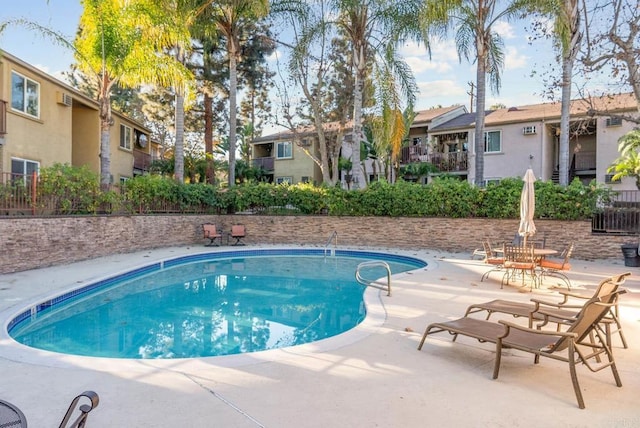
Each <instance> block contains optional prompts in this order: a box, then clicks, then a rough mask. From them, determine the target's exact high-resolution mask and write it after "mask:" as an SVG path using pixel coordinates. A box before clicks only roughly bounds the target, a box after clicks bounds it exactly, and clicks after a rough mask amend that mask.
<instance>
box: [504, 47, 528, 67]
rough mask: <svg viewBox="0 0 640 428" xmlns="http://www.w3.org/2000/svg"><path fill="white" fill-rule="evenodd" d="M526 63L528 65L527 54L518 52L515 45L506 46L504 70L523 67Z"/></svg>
mask: <svg viewBox="0 0 640 428" xmlns="http://www.w3.org/2000/svg"><path fill="white" fill-rule="evenodd" d="M527 65H529V57H528V56H527V55H525V54H523V53H520V50H518V48H516V47H515V46H507V48H506V52H505V55H504V69H505V71H508V70H515V69H518V68H525V67H526V66H527Z"/></svg>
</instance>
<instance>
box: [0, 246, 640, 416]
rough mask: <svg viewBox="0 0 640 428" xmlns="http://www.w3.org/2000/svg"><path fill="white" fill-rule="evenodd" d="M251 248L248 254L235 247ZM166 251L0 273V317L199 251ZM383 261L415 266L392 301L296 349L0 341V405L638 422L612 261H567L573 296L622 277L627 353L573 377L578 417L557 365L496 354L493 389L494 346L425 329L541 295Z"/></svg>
mask: <svg viewBox="0 0 640 428" xmlns="http://www.w3.org/2000/svg"><path fill="white" fill-rule="evenodd" d="M247 248H251V247H247ZM223 250H225V247H222V248H220V249H213V250H212V249H210V248H206V249H205V248H202V247H193V246H192V247H180V248H166V249H161V250H153V251H144V252H137V253H133V254H120V255H113V256H109V257H103V258H100V259H96V260H91V261H85V262H80V263H74V264H71V265H66V266H57V267H51V268H46V269H38V270H32V271H25V272H18V273H14V274H7V275H0V319H2V320H3V322H4V321H6V319H7V318H8V317H9V316H10V315H11V314H13V313H15V312H16V311H18V310H19V309H21V308H23V307H24V306H25V305H26V304H28V303H29V302H32V301H34V300H35V299H37V298H39V297H44V296H48V295H51V294H52V293H57V292H59V291H62V290H65V289H67V288H69V287H73V286H77V285H78V284H79V283H82V282H87V281H90V280H92V279H97V278H100V277H103V276H105V275H107V274H110V273H116V272H121V271H124V270H127V269H129V268H131V267H134V266H139V265H141V264H145V263H149V262H150V261H152V260H159V259H166V258H169V257H176V256H179V255H184V254H191V253H195V252H202V251H223ZM389 252H393V253H398V254H405V255H413V256H417V257H420V258H424V259H425V260H426V261H428V263H429V266H428V267H427V268H425V269H420V270H416V271H413V272H408V273H403V274H399V275H395V276H394V277H393V296H392V297H387V296H386V295H385V294H386V293H384V292H381V291H379V290H375V289H370V290H368V291H367V293H366V298H367V302H368V307H369V311H370V313H371V314H372V316H371V317H368V318H367V320H366V321H365V322H364V323H363V324H362V325H360V326H359V327H357V328H356V329H354V330H352V331H350V332H347V333H345V334H343V335H340V336H338V337H336V338H332V339H328V340H325V341H321V342H317V343H315V344H309V345H304V346H301V347H295V348H288V349H283V350H276V351H266V352H261V353H256V354H246V355H241V356H232V357H218V358H203V359H195V360H165V361H156V360H108V359H98V358H85V357H75V356H68V355H61V354H50V353H46V352H41V351H37V350H31V349H26V348H25V347H23V346H21V345H18V344H16V343H15V342H14V341H12V340H11V339H9V338H8V337H7V335H6V332H4V331H3V332H0V359H1V360H2V362H1V363H0V378H1V379H2V382H0V399H2V400H6V401H9V402H11V403H13V404H14V405H16V406H17V407H18V408H20V409H21V410H22V411H23V412H24V413H25V415H26V417H27V420H28V422H29V425H30V426H33V427H40V426H43V427H46V426H57V425H58V424H59V422H60V420H61V419H62V417H63V415H64V412H65V411H66V408H67V406H68V404H69V402H70V401H71V399H72V398H73V397H75V395H77V394H78V393H80V392H82V391H84V390H88V389H90V390H95V391H96V392H97V393H98V394H99V395H100V405H99V406H98V407H97V408H96V409H95V410H94V411H93V412H92V413H91V414H90V415H89V419H88V424H87V425H88V426H90V427H115V426H122V427H124V426H137V427H165V426H166V427H168V426H190V427H210V426H216V427H239V428H252V427H284V428H286V427H369V426H379V427H403V428H405V427H425V426H446V427H458V426H460V427H462V426H496V427H499V426H518V427H538V426H540V424H541V423H542V424H545V425H547V426H558V427H560V426H589V427H627V426H628V427H632V426H640V410H639V407H638V398H637V397H638V396H640V275H639V274H640V271H638V268H628V267H625V266H623V265H622V263H621V262H620V263H617V264H616V263H612V262H610V261H608V262H583V261H579V260H575V261H574V260H572V263H571V264H572V266H573V269H572V271H571V272H570V273H569V276H570V278H571V281H572V284H573V285H574V286H575V287H576V288H580V287H587V288H588V285H595V284H597V283H598V282H599V281H600V280H601V279H602V278H604V277H606V276H609V275H612V274H614V273H622V272H626V271H629V270H631V271H632V272H633V275H632V276H631V277H630V279H629V280H628V281H627V283H626V285H625V287H626V288H627V289H628V290H629V293H627V294H625V295H624V296H622V299H621V302H620V314H621V318H622V322H623V325H624V331H625V335H626V338H627V341H628V342H629V345H630V348H629V349H623V348H622V347H621V345H620V343H619V341H618V340H617V338H616V337H614V350H613V352H614V355H615V358H616V362H617V364H618V370H619V372H620V376H621V379H622V383H623V387H622V388H617V387H616V386H615V383H614V381H613V377H612V375H611V373H610V371H607V370H604V371H602V372H600V373H591V372H590V371H589V370H587V369H586V367H584V366H580V367H579V368H578V377H579V379H580V383H581V387H582V389H583V393H584V398H585V403H586V409H584V410H580V409H579V408H578V406H577V404H576V402H575V397H574V394H573V389H572V386H571V380H570V377H569V372H568V369H567V367H566V365H565V364H563V363H560V362H557V361H546V360H545V361H542V362H541V363H540V364H538V365H534V364H533V361H532V360H533V358H532V357H531V356H530V355H528V354H523V353H519V352H517V351H513V352H512V353H509V354H507V355H506V356H503V361H502V369H501V371H500V378H499V379H497V380H492V379H491V375H492V370H493V361H494V350H493V346H492V345H490V344H481V343H478V342H477V341H475V340H471V339H468V338H462V337H461V338H459V339H458V341H457V342H455V343H452V342H451V339H450V337H448V336H447V335H443V334H441V335H436V336H434V337H433V338H432V337H429V338H428V339H427V342H426V343H425V346H424V348H423V350H422V351H418V350H417V346H418V343H419V341H420V338H421V335H422V332H423V331H424V328H425V326H426V325H427V324H428V323H430V322H433V321H439V320H445V319H450V318H457V317H459V316H462V315H463V314H464V311H465V309H466V307H467V306H468V305H469V304H471V303H475V302H481V301H488V300H492V299H498V298H501V299H511V300H521V301H527V300H528V299H529V298H530V297H532V296H533V295H535V296H537V297H540V295H541V294H545V295H550V294H553V291H552V290H548V289H541V290H534V291H533V293H529V292H528V288H527V289H526V290H527V292H524V293H522V292H520V290H519V289H518V287H516V286H509V287H505V288H504V289H503V290H501V289H500V279H501V276H500V274H493V275H492V276H491V278H490V279H489V280H485V281H484V282H480V276H481V275H482V273H483V272H484V271H485V270H486V269H489V267H488V266H487V265H484V264H483V263H482V262H481V261H478V260H471V259H470V254H469V253H459V254H452V253H442V252H436V251H428V250H424V251H412V252H410V251H400V250H398V251H395V250H389Z"/></svg>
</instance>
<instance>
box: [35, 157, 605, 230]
mask: <svg viewBox="0 0 640 428" xmlns="http://www.w3.org/2000/svg"><path fill="white" fill-rule="evenodd" d="M98 183H99V177H97V175H96V174H93V173H91V172H90V171H88V170H87V169H86V168H73V167H69V166H62V165H56V166H54V167H52V168H43V169H42V171H41V175H40V184H39V186H38V189H39V200H41V201H56V210H55V212H56V213H59V214H87V213H96V212H107V213H128V214H133V213H167V212H181V213H219V214H225V213H237V212H252V213H260V214H274V215H283V214H297V215H300V214H302V215H332V216H390V217H452V218H470V217H487V218H518V217H519V215H520V211H519V204H520V193H521V191H522V186H523V182H522V180H521V179H520V178H508V179H504V180H502V181H501V182H500V183H499V184H490V185H488V186H487V187H486V188H479V187H475V186H473V185H471V184H469V183H468V182H466V181H460V180H457V179H455V178H441V179H436V180H434V181H433V182H432V183H430V184H428V185H421V184H415V183H409V182H405V181H399V182H397V183H394V184H390V183H387V182H384V181H379V182H375V183H371V185H369V186H368V187H367V188H366V189H364V190H357V191H353V190H352V191H349V190H343V189H341V188H338V187H326V186H319V187H318V186H313V185H311V184H296V185H287V184H280V185H276V184H269V183H249V184H243V185H239V186H234V187H232V188H217V187H214V186H211V185H207V184H202V183H197V184H179V183H177V182H176V181H174V180H172V179H170V178H166V177H162V176H157V175H145V176H140V177H136V178H133V179H131V180H127V181H126V182H125V183H124V184H123V185H122V186H120V188H119V189H111V190H109V191H106V192H105V191H104V190H101V188H100V186H99V184H98ZM535 189H536V217H537V218H549V219H556V220H579V219H589V218H591V216H592V214H593V213H594V212H595V211H596V210H597V207H598V205H599V203H600V202H602V201H606V200H607V199H608V198H610V190H609V189H607V188H605V187H604V186H599V185H596V184H590V185H586V186H585V185H583V184H581V183H580V181H578V180H575V181H573V182H572V183H571V184H570V185H569V186H567V187H561V186H558V185H555V184H553V183H551V182H541V181H537V182H536V183H535Z"/></svg>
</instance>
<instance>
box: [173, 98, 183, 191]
mask: <svg viewBox="0 0 640 428" xmlns="http://www.w3.org/2000/svg"><path fill="white" fill-rule="evenodd" d="M173 156H174V168H173V169H174V171H173V176H174V178H175V180H176V181H177V182H178V183H184V95H182V94H181V93H179V92H178V93H176V144H175V147H174V150H173Z"/></svg>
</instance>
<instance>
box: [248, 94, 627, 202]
mask: <svg viewBox="0 0 640 428" xmlns="http://www.w3.org/2000/svg"><path fill="white" fill-rule="evenodd" d="M560 108H561V105H560V103H559V102H555V103H542V104H533V105H523V106H512V107H507V108H503V109H498V110H492V111H486V112H485V113H486V117H485V130H484V142H483V144H484V178H485V182H492V181H493V182H498V181H500V180H501V179H503V178H507V177H522V176H523V175H524V173H525V171H526V170H527V168H529V167H531V168H532V169H533V171H534V174H535V176H536V177H537V178H538V179H539V180H545V181H546V180H551V181H555V182H557V181H558V177H559V156H560V148H559V146H560V116H561V114H560ZM595 112H600V113H599V114H596V113H595ZM637 112H638V107H637V103H636V99H635V97H634V96H633V94H630V93H629V94H620V95H610V96H603V97H600V98H594V99H591V100H589V101H587V100H582V99H577V100H574V101H573V102H572V103H571V120H570V131H569V132H570V135H569V176H570V177H569V178H570V181H571V180H573V179H574V178H576V177H577V178H579V179H580V180H581V181H582V182H583V183H585V184H587V183H589V182H590V181H591V180H596V181H597V182H600V183H606V184H607V185H609V186H611V187H612V188H613V189H614V190H637V189H636V186H635V181H634V180H633V179H631V178H625V179H622V180H620V181H616V182H612V180H611V178H612V176H613V174H610V173H608V172H607V169H608V168H609V166H610V165H611V164H612V163H613V162H614V161H615V160H616V159H617V158H618V157H619V153H618V140H619V138H620V137H622V136H623V135H625V134H626V133H627V132H629V131H630V130H632V129H633V127H634V125H633V123H630V122H627V121H624V120H621V119H620V117H618V116H616V115H621V114H624V115H634V114H635V115H637V114H638V113H637ZM328 126H329V128H328V129H331V127H330V125H328ZM346 129H347V130H346V131H345V132H344V134H343V137H342V141H343V143H344V141H345V140H346V141H348V139H349V138H351V134H350V132H349V129H350V128H349V127H347V128H346ZM474 134H475V114H474V113H469V112H467V110H466V108H465V107H464V106H460V105H455V106H451V107H440V108H434V109H429V110H422V111H419V112H417V115H416V117H415V119H414V121H413V124H412V125H411V130H410V132H409V143H408V145H407V146H406V147H403V148H402V151H401V153H400V165H408V164H410V163H428V164H431V165H432V166H433V170H434V172H432V173H430V174H429V175H428V176H425V177H422V178H421V180H422V181H423V182H429V181H430V180H432V179H433V178H435V177H437V176H440V175H443V174H446V175H450V176H456V177H459V178H460V179H461V180H468V181H473V180H474V177H475V147H474ZM331 135H332V136H333V137H335V136H336V135H338V134H336V133H333V134H331ZM340 135H342V134H340ZM296 139H298V140H299V141H303V142H304V146H307V147H309V149H310V150H312V152H314V153H315V152H317V139H316V136H315V132H314V130H313V127H308V128H305V129H303V130H301V131H300V132H297V133H292V132H283V133H278V134H273V135H268V136H264V137H261V138H258V139H256V140H255V141H254V143H253V157H252V159H253V162H254V166H260V165H262V166H265V165H266V166H267V168H266V169H268V170H269V171H270V172H271V173H272V174H273V177H274V180H273V181H275V182H282V181H287V182H291V183H297V182H300V181H308V178H309V177H313V180H314V182H319V181H320V180H321V175H320V172H319V169H317V166H316V165H315V164H314V163H313V162H312V161H311V158H310V157H309V156H307V155H306V154H305V153H304V151H302V150H298V149H300V148H302V147H297V148H296V144H295V143H294V142H295V141H297V140H296ZM300 146H303V145H300ZM285 147H286V148H285ZM363 167H364V168H365V173H366V174H367V176H368V178H369V179H370V180H375V179H376V178H377V176H378V175H379V174H380V171H381V166H380V165H377V164H376V163H375V162H374V161H372V160H365V161H363ZM341 179H342V181H343V186H344V187H348V186H347V183H345V180H344V174H342V175H341Z"/></svg>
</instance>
